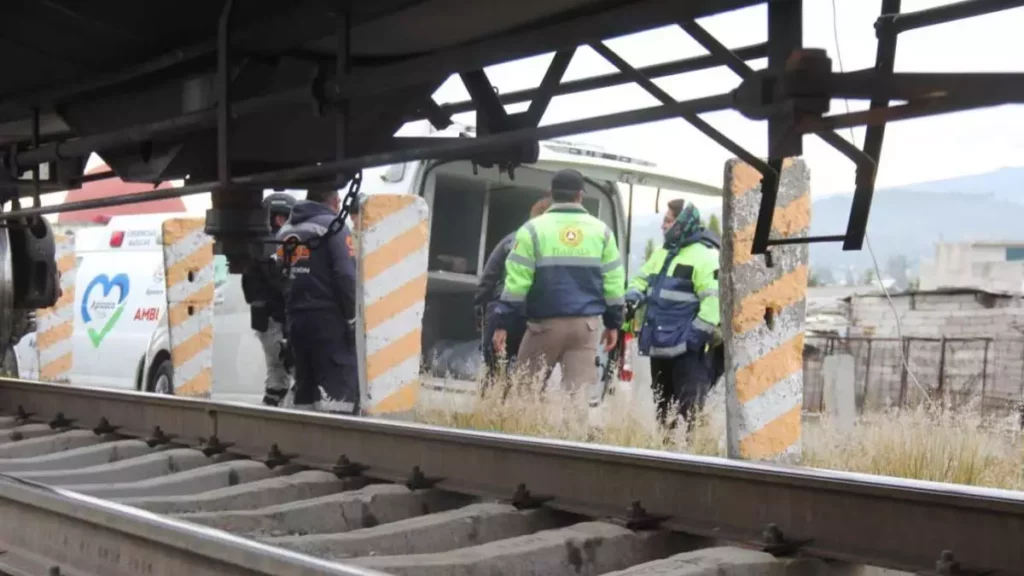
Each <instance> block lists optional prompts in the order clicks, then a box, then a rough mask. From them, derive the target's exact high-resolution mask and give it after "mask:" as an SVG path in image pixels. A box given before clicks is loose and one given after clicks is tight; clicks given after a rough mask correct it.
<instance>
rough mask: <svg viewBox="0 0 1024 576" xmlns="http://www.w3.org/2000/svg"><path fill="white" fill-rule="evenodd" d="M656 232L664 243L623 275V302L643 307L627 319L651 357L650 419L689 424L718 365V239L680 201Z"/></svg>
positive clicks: (690, 207)
mask: <svg viewBox="0 0 1024 576" xmlns="http://www.w3.org/2000/svg"><path fill="white" fill-rule="evenodd" d="M662 230H663V232H664V235H665V242H664V244H663V245H662V247H661V248H658V249H656V250H654V252H652V253H651V256H650V258H648V260H647V262H646V263H644V266H643V268H642V269H641V270H640V272H639V273H638V274H637V275H636V276H634V277H633V278H632V279H631V280H630V283H629V288H628V290H627V291H626V302H628V303H629V304H630V305H631V306H633V307H639V306H643V309H642V310H641V313H642V314H638V318H637V319H636V320H634V323H636V322H639V324H640V338H639V342H638V347H639V351H640V354H641V355H643V356H650V358H651V377H652V379H653V382H652V386H653V388H654V393H655V399H656V401H657V409H658V419H659V420H660V421H661V423H662V425H664V426H665V427H667V428H669V429H672V428H674V427H675V425H676V422H677V417H676V416H678V417H681V418H682V419H684V420H686V422H687V427H688V428H689V425H690V424H691V423H692V417H693V416H694V414H695V412H696V411H698V410H700V408H701V406H702V405H703V403H704V398H705V396H706V395H707V392H708V390H710V389H711V386H713V385H714V381H715V379H716V376H717V374H716V372H717V371H718V369H719V367H718V366H717V364H718V363H717V362H716V361H715V354H716V351H717V346H716V344H717V340H718V337H717V333H718V328H719V322H720V320H721V318H720V310H719V300H718V267H719V246H720V245H721V242H720V240H719V239H718V237H717V236H716V235H715V234H714V233H712V232H710V231H708V230H707V229H705V228H704V225H703V224H702V223H701V219H700V212H698V211H697V207H696V206H694V205H693V204H688V203H686V202H684V201H683V200H673V201H671V202H669V204H668V212H667V213H666V215H665V221H664V222H663V224H662ZM673 405H674V406H675V407H676V410H677V412H676V413H674V414H673V413H671V412H672V407H673Z"/></svg>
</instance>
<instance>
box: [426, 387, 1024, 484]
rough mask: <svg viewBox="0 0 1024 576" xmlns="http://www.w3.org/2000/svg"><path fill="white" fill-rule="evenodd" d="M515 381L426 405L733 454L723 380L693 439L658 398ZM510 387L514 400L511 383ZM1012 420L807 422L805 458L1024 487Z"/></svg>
mask: <svg viewBox="0 0 1024 576" xmlns="http://www.w3.org/2000/svg"><path fill="white" fill-rule="evenodd" d="M512 380H513V382H514V384H515V385H514V386H507V384H508V383H507V382H498V383H496V385H495V386H492V387H491V388H490V389H489V390H488V391H486V392H484V393H483V394H480V395H476V396H473V397H467V396H466V395H465V394H459V395H456V394H450V395H445V396H446V398H444V399H442V400H441V401H440V402H433V403H432V404H431V405H430V406H426V407H421V408H419V409H418V410H417V419H418V420H420V421H422V422H427V423H431V424H436V425H441V426H448V427H455V428H465V429H473V430H485V431H492V432H503V433H509V434H520V435H527V436H539V437H545V438H556V439H563V440H575V441H583V442H595V443H600V444H609V445H616V446H625V447H636V448H650V449H657V450H669V451H675V452H685V453H690V454H702V455H710V456H724V455H725V440H724V437H725V422H724V420H725V419H724V411H725V410H724V404H723V402H724V398H723V397H722V392H721V386H718V387H716V390H715V392H714V393H713V394H712V397H711V398H709V401H708V404H707V406H706V407H705V410H704V413H703V414H702V415H701V417H700V418H699V424H698V425H697V426H696V427H695V429H694V431H693V432H692V433H691V434H690V435H689V436H687V434H685V433H683V432H682V431H681V430H680V431H677V432H675V433H671V434H668V433H665V432H664V431H663V430H661V429H660V428H659V427H658V426H657V425H656V424H655V423H654V418H653V412H654V411H653V405H652V401H651V398H650V396H649V394H648V395H646V397H644V395H643V394H635V393H631V392H630V390H629V388H628V386H622V385H620V390H619V393H618V394H616V395H613V396H609V397H607V398H606V400H605V402H604V404H603V405H602V406H601V408H599V409H590V408H589V407H588V406H587V402H586V400H585V399H583V398H580V397H578V396H573V395H570V394H568V393H566V392H564V391H561V390H558V389H554V390H546V391H545V390H542V389H541V387H540V386H539V385H538V384H537V382H536V381H529V380H528V379H526V378H524V377H523V375H522V374H517V375H515V376H514V377H513V378H512ZM506 388H508V389H509V392H508V393H507V397H506V394H505V389H506ZM1013 424H1014V423H1013V422H1012V421H994V420H985V419H982V418H981V417H980V416H979V415H978V412H977V411H976V410H972V409H969V408H968V409H961V410H956V411H951V410H940V409H938V408H937V407H921V408H918V409H914V410H905V411H902V412H899V411H885V412H881V413H875V414H870V415H867V416H864V417H862V418H861V419H860V420H859V421H858V422H857V424H856V426H855V427H854V428H853V430H846V431H843V430H840V429H838V428H837V427H836V426H834V425H833V423H831V422H829V421H828V420H820V421H818V422H808V423H806V424H805V425H804V434H803V457H802V462H801V463H802V464H804V465H806V466H811V467H815V468H828V469H835V470H847V471H852V472H863V473H868V474H880V475H886V476H896V477H903V478H914V479H921V480H933V481H939V482H951V483H957V484H971V485H978V486H990V487H997V488H1008V489H1017V490H1020V489H1024V445H1022V442H1021V434H1020V432H1019V431H1018V430H1017V428H1016V427H1015V426H1014V425H1013Z"/></svg>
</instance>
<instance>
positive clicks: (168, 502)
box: [0, 426, 882, 576]
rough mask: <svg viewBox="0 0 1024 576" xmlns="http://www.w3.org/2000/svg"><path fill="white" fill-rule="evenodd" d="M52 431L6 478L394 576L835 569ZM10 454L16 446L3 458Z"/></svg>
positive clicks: (6, 470)
mask: <svg viewBox="0 0 1024 576" xmlns="http://www.w3.org/2000/svg"><path fill="white" fill-rule="evenodd" d="M26 428H27V426H16V427H15V426H11V427H9V428H7V429H6V430H8V431H10V430H14V429H26ZM37 428H38V430H39V431H40V433H43V429H42V427H37ZM47 430H49V433H46V434H45V435H43V436H41V437H38V438H36V439H23V440H18V441H15V442H11V443H8V444H0V473H3V474H10V475H12V476H16V477H18V478H22V479H25V480H31V481H35V482H40V483H43V484H48V485H52V486H60V487H61V488H63V489H69V490H73V491H78V492H81V493H85V494H89V495H92V496H97V497H100V498H107V499H110V500H114V501H116V502H118V503H121V504H125V505H130V506H136V507H138V508H141V509H145V510H148V511H150V512H153V513H158V514H166V515H168V516H170V517H171V518H173V519H176V520H178V521H181V522H183V523H186V524H188V523H191V524H196V525H202V526H205V527H208V528H215V529H221V530H225V531H228V532H231V533H234V534H236V535H239V536H247V537H250V538H256V539H258V540H260V541H261V542H262V543H264V544H267V545H271V546H278V547H281V548H284V549H288V550H291V551H293V552H297V553H301V554H308V555H310V556H315V557H319V558H323V559H327V560H331V561H335V562H341V563H344V564H350V565H355V566H360V567H364V568H368V569H373V570H377V571H380V572H384V573H386V574H394V575H396V576H399V575H400V576H503V575H510V576H526V575H534V574H536V575H543V576H647V575H652V576H654V575H657V576H818V575H821V576H824V575H826V574H829V575H833V574H841V572H838V571H836V568H835V567H834V566H828V565H825V564H824V563H822V562H820V561H818V560H814V559H800V560H783V559H776V558H773V557H772V556H770V555H768V554H765V553H762V552H759V551H753V550H745V549H740V548H724V547H717V548H714V547H713V548H706V546H709V545H712V546H713V545H714V544H715V543H709V542H707V541H705V540H699V539H694V538H689V537H686V536H684V535H680V534H676V533H671V532H668V531H665V530H658V529H654V530H640V531H633V530H629V529H627V528H625V527H623V526H621V525H619V524H617V523H613V522H611V521H594V520H593V519H590V518H585V517H580V516H577V515H574V514H568V513H564V512H559V511H557V510H554V509H551V508H548V507H543V506H542V507H538V508H531V509H523V510H521V509H518V508H516V507H515V506H513V505H511V504H508V503H504V502H494V501H481V500H479V499H478V498H475V497H473V496H468V495H460V494H453V493H451V492H446V491H444V490H440V489H437V488H427V489H418V490H410V489H409V488H408V487H406V486H404V485H399V484H387V483H373V482H379V480H374V479H372V478H369V477H363V476H355V477H346V478H342V479H339V478H338V477H337V476H335V474H333V473H331V472H326V471H321V470H306V469H302V468H301V467H297V466H290V465H287V466H279V467H275V468H269V467H268V466H267V465H266V464H265V463H263V462H259V461H255V460H248V459H230V458H231V457H230V456H223V455H222V456H219V457H207V456H205V455H204V454H203V453H202V452H201V451H199V450H195V449H192V448H177V447H173V446H157V447H151V446H149V445H147V444H146V443H145V442H143V441H140V440H118V439H116V438H115V437H113V436H110V435H96V434H94V433H92V432H91V431H88V432H86V431H63V432H59V431H53V430H50V429H49V428H48V427H47ZM26 446H27V447H29V449H25V448H24V447H26ZM14 447H22V448H21V449H20V450H7V451H4V450H3V449H4V448H14ZM226 458H228V459H226ZM2 534H3V525H0V535H2ZM8 536H10V534H8ZM4 558H5V559H4V562H10V561H12V560H11V558H12V557H11V555H6V556H5V557H4ZM83 562H87V561H85V560H83ZM45 568H46V567H45V566H44V567H42V570H43V571H45ZM76 569H77V570H82V571H84V572H89V573H92V572H91V571H90V570H89V566H88V565H83V566H75V565H73V564H69V565H68V566H67V570H66V572H67V573H68V574H72V573H78V572H76V571H75V570H76ZM35 571H37V570H34V569H33V570H30V571H27V572H26V573H34V572H35ZM846 573H848V574H850V575H851V576H852V575H853V574H858V575H859V576H867V575H868V574H871V572H851V571H847V572H846ZM875 573H877V574H881V573H882V572H875Z"/></svg>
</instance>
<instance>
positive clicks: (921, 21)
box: [875, 0, 1024, 34]
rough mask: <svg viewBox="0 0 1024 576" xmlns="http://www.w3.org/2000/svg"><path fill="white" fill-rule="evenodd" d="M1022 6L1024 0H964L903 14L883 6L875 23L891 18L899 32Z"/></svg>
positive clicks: (878, 23)
mask: <svg viewBox="0 0 1024 576" xmlns="http://www.w3.org/2000/svg"><path fill="white" fill-rule="evenodd" d="M1021 6H1024V0H963V1H961V2H951V3H949V4H945V5H943V6H936V7H934V8H926V9H924V10H918V11H916V12H906V13H903V14H899V13H898V12H899V10H894V11H887V10H885V9H884V8H883V10H882V16H881V17H880V18H879V22H876V23H875V27H876V28H877V27H879V26H880V25H881V24H880V22H881V21H882V20H884V19H891V21H892V24H891V26H892V29H893V31H894V32H895V33H896V34H899V33H901V32H906V31H908V30H914V29H917V28H924V27H926V26H934V25H936V24H945V23H947V22H954V21H956V20H965V19H967V18H974V17H975V16H983V15H985V14H992V13H995V12H1001V11H1003V10H1009V9H1011V8H1020V7H1021Z"/></svg>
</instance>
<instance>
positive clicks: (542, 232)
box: [499, 204, 625, 328]
mask: <svg viewBox="0 0 1024 576" xmlns="http://www.w3.org/2000/svg"><path fill="white" fill-rule="evenodd" d="M624 284H625V271H624V269H623V266H622V255H621V254H620V253H619V247H618V244H617V243H616V242H615V235H614V234H613V233H612V230H611V228H609V227H608V225H607V224H605V223H604V222H602V221H601V220H599V219H597V218H595V217H593V216H591V215H590V214H589V213H588V212H587V211H586V209H585V208H583V206H580V205H579V204H555V205H553V206H552V207H551V208H550V209H549V210H548V211H547V212H545V213H544V214H543V215H541V216H539V217H537V218H535V219H533V220H531V221H530V222H527V223H526V224H524V225H523V226H522V227H521V228H520V229H519V231H518V232H516V239H515V244H514V245H513V248H512V252H511V253H510V254H509V256H508V259H507V260H506V262H505V289H504V291H503V292H502V295H501V306H500V308H499V312H500V313H501V314H502V315H509V314H518V315H525V316H526V317H527V318H529V319H531V320H540V319H544V318H556V317H581V316H603V317H604V324H605V326H606V327H608V328H617V327H618V326H619V324H621V323H622V308H623V305H624V303H625V301H624V300H623V295H624V293H625V286H624Z"/></svg>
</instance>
